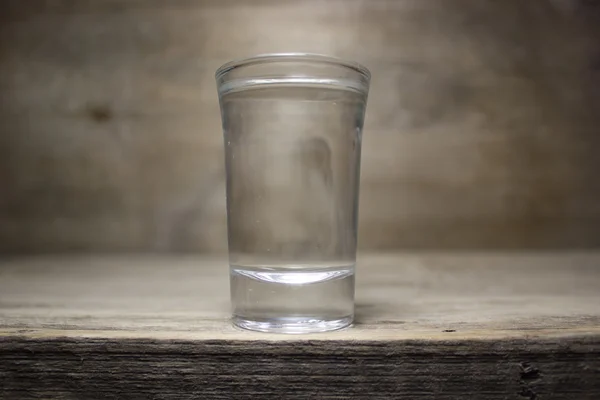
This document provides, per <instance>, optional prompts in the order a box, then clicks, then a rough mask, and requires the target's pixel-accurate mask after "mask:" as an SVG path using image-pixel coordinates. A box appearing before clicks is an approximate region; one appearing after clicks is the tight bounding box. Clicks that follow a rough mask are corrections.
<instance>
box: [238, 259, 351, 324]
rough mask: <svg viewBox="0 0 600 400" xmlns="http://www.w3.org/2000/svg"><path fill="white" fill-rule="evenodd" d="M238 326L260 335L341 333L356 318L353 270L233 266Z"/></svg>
mask: <svg viewBox="0 0 600 400" xmlns="http://www.w3.org/2000/svg"><path fill="white" fill-rule="evenodd" d="M230 277H231V303H232V306H233V310H232V314H233V323H234V325H236V326H238V327H240V328H244V329H250V330H254V331H261V332H279V333H311V332H326V331H332V330H336V329H341V328H345V327H347V326H349V325H350V324H352V320H353V315H354V265H353V264H350V265H348V264H340V265H321V266H319V268H315V266H314V265H312V266H302V267H301V268H299V267H298V266H294V267H288V268H272V267H269V268H267V267H262V268H258V267H256V266H240V265H235V266H231V275H230Z"/></svg>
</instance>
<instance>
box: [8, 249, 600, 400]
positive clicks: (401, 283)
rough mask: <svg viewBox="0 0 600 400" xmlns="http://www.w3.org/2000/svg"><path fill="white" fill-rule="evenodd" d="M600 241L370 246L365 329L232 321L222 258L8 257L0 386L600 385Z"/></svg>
mask: <svg viewBox="0 0 600 400" xmlns="http://www.w3.org/2000/svg"><path fill="white" fill-rule="evenodd" d="M599 289H600V254H599V253H544V254H534V253H531V254H526V253H521V254H510V253H504V254H499V253H496V254H483V253H481V254H474V253H471V254H459V253H455V254H403V255H400V254H389V255H365V256H363V257H360V259H359V271H358V279H357V300H356V302H357V319H356V324H355V326H354V327H353V328H350V329H347V330H343V331H339V332H331V333H324V334H313V335H305V336H297V335H270V334H260V333H252V332H246V331H242V330H237V329H235V328H233V327H232V326H231V325H230V323H229V321H228V306H229V299H228V290H229V289H228V275H227V267H226V261H225V260H224V259H223V258H218V257H215V258H206V257H204V258H201V257H191V256H189V257H172V256H130V257H128V256H97V257H91V256H86V257H84V256H79V257H62V256H60V257H59V256H56V257H33V258H31V257H30V258H13V259H5V260H3V262H2V263H1V264H0V398H8V399H12V398H25V399H26V398H59V399H83V398H85V399H95V398H111V399H113V398H140V399H142V398H144V399H145V398H152V399H174V398H211V399H212V398H215V399H230V398H250V397H256V396H260V397H266V398H269V397H272V396H278V397H283V398H309V397H310V398H338V399H344V398H369V399H386V398H416V399H433V398H436V399H456V398H469V399H538V400H539V399H597V398H599V396H600V290H599Z"/></svg>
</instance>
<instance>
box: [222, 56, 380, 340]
mask: <svg viewBox="0 0 600 400" xmlns="http://www.w3.org/2000/svg"><path fill="white" fill-rule="evenodd" d="M216 79H217V86H218V92H219V100H220V105H221V116H222V121H223V134H224V138H225V164H226V171H227V228H228V239H229V264H230V278H231V302H232V308H233V323H234V324H235V325H236V326H238V327H241V328H246V329H251V330H258V331H265V332H281V333H308V332H322V331H329V330H334V329H340V328H344V327H346V326H349V325H350V324H352V321H353V317H354V270H355V261H356V238H357V225H358V194H359V174H360V151H361V138H362V127H363V120H364V114H365V106H366V102H367V93H368V88H369V80H370V74H369V71H368V70H367V69H366V68H364V67H362V66H360V65H358V64H355V63H351V62H346V61H342V60H339V59H337V58H332V57H327V56H321V55H312V54H270V55H262V56H257V57H254V58H250V59H246V60H243V61H238V62H232V63H228V64H225V65H224V66H222V67H221V68H219V70H218V71H217V73H216Z"/></svg>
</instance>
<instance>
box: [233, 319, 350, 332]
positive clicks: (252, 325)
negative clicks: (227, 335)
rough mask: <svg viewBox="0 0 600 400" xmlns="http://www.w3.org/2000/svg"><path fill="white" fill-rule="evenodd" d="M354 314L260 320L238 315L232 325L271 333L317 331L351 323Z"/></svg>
mask: <svg viewBox="0 0 600 400" xmlns="http://www.w3.org/2000/svg"><path fill="white" fill-rule="evenodd" d="M353 320H354V316H352V315H350V316H348V317H345V318H341V319H334V320H323V319H315V318H307V317H288V318H278V319H267V320H262V321H254V320H253V321H251V320H248V319H244V318H241V317H238V316H233V318H232V322H233V325H234V326H236V327H238V328H242V329H248V330H251V331H259V332H271V333H289V334H302V333H317V332H328V331H335V330H338V329H343V328H347V327H349V326H351V325H352V321H353Z"/></svg>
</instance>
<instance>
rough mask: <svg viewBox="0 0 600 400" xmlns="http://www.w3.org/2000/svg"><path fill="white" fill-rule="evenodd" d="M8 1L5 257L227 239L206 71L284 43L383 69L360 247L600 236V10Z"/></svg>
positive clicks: (1, 10) (509, 3) (0, 228)
mask: <svg viewBox="0 0 600 400" xmlns="http://www.w3.org/2000/svg"><path fill="white" fill-rule="evenodd" d="M1 3H2V4H1V5H0V19H1V21H0V22H2V23H1V24H0V88H1V90H0V119H1V120H2V126H1V127H0V251H3V252H11V253H28V252H47V251H50V252H56V251H86V250H93V251H105V250H107V251H136V250H152V251H203V252H210V251H223V250H224V249H225V247H226V228H225V206H224V203H225V201H224V192H225V184H224V168H223V160H222V151H223V149H222V138H221V124H220V120H219V109H218V101H217V95H216V90H215V83H214V78H213V73H214V71H215V69H216V68H217V66H218V65H220V64H221V63H222V62H224V61H228V60H230V59H232V58H239V57H243V56H246V55H252V54H256V53H265V52H282V51H307V52H317V53H329V54H336V55H339V56H341V57H345V58H349V59H355V60H357V61H361V62H363V63H364V64H365V65H367V66H368V67H370V68H371V69H372V71H373V81H372V87H371V92H370V96H369V105H368V109H367V118H366V126H365V136H364V143H363V147H364V148H363V163H362V165H363V169H362V171H363V180H362V196H361V210H360V216H361V217H360V218H361V223H360V227H361V228H360V233H359V234H360V238H361V240H360V245H361V246H362V247H363V248H365V249H375V248H386V249H393V248H398V247H403V248H434V249H435V248H463V249H464V248H468V249H473V248H476V249H477V248H513V249H514V248H516V249H519V248H594V247H598V246H600V231H599V229H600V228H599V227H600V224H599V223H598V221H599V220H600V208H599V206H598V204H600V202H599V201H598V200H599V198H600V184H599V183H598V182H599V181H598V179H596V173H597V172H596V171H597V170H598V168H599V167H600V165H599V161H598V157H596V153H597V149H598V147H599V145H600V136H599V135H598V134H597V133H598V128H597V127H598V126H599V120H598V118H599V117H598V116H599V115H600V113H599V112H598V111H599V110H600V101H599V98H600V97H599V96H598V94H599V93H600V86H598V82H600V80H599V79H598V77H599V76H600V73H599V72H598V59H599V58H598V54H600V52H599V49H598V46H597V43H598V40H597V39H598V37H599V36H598V35H599V33H598V31H597V28H595V27H596V26H599V25H600V23H598V21H600V13H598V12H597V11H595V10H597V7H596V6H595V5H594V4H593V2H585V1H579V0H573V1H571V2H570V3H568V5H567V3H565V2H563V1H560V0H541V1H527V2H524V1H521V0H506V1H494V0H449V1H447V0H428V1H416V0H398V1H396V0H369V1H363V0H332V1H329V0H328V1H318V0H299V1H278V0H258V1H251V2H248V1H242V0H228V1H214V0H202V1H191V0H175V1H169V2H165V1H156V0H135V1H129V0H109V1H102V2H98V1H90V0H84V1H77V2H75V1H61V0H58V1H46V0H31V1H27V2H23V1H16V0H6V1H3V2H1ZM442 209H443V212H442V211H441V210H442Z"/></svg>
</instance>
